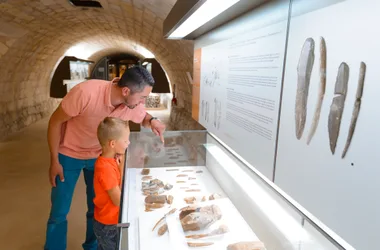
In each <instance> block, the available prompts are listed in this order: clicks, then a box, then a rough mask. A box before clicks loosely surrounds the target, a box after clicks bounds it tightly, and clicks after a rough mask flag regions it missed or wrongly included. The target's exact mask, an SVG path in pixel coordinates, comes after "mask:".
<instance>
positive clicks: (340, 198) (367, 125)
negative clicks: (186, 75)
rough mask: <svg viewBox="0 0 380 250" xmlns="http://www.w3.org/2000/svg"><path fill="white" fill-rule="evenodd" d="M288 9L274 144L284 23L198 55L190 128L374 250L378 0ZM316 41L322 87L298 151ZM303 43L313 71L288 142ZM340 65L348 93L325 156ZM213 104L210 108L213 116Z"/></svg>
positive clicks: (377, 225)
mask: <svg viewBox="0 0 380 250" xmlns="http://www.w3.org/2000/svg"><path fill="white" fill-rule="evenodd" d="M291 9H292V17H291V20H290V27H289V37H288V44H287V48H286V49H287V51H286V53H287V54H286V55H287V58H286V65H285V75H284V79H283V83H284V87H283V95H282V100H281V102H282V103H281V104H282V107H281V115H280V124H279V138H278V145H276V130H277V119H278V115H277V113H278V109H279V104H280V103H279V102H280V101H279V100H280V91H281V82H282V81H281V80H282V79H281V77H282V69H283V67H282V66H283V58H282V57H283V56H284V46H285V37H286V28H287V25H286V21H283V22H280V20H277V21H278V22H279V23H277V24H273V23H272V24H268V23H266V25H265V27H261V28H259V29H255V30H251V31H246V32H244V33H243V34H241V35H238V36H231V37H232V38H231V39H228V40H224V41H222V42H219V43H215V44H212V45H208V46H205V47H202V65H201V93H200V103H199V107H200V109H199V122H200V123H201V124H202V125H203V126H205V127H206V128H207V129H208V130H209V131H210V132H212V133H214V134H215V135H216V136H218V137H219V138H220V139H221V140H222V141H224V142H225V143H226V144H227V145H229V146H230V147H231V148H233V149H234V150H235V151H236V152H237V153H238V154H240V155H241V156H242V157H243V158H244V159H245V160H247V161H248V162H250V163H251V164H252V165H253V166H254V167H255V168H257V169H258V170H259V171H260V172H261V173H263V174H264V175H265V176H266V177H268V178H269V179H272V177H273V173H274V175H275V183H276V184H277V185H278V186H279V187H280V188H281V189H283V190H284V191H285V192H286V193H288V194H289V195H290V196H291V197H292V198H294V199H295V200H296V201H297V202H299V203H300V204H301V205H302V206H304V207H305V208H306V209H307V210H308V211H310V212H311V213H312V214H313V215H315V216H316V217H317V218H319V219H320V220H321V222H322V223H324V224H326V225H327V226H328V227H330V228H331V229H332V230H333V231H334V232H336V233H337V234H338V235H339V236H341V237H342V238H343V239H344V240H346V241H347V242H348V243H350V244H352V245H353V246H354V247H355V248H357V249H375V248H377V241H376V239H377V232H379V231H380V216H377V215H378V213H379V212H378V211H380V199H378V198H377V197H376V195H375V194H374V192H375V191H376V190H379V189H380V184H379V183H380V182H378V181H377V180H378V177H379V176H380V170H379V168H378V167H377V166H376V164H377V163H378V162H380V154H377V152H376V149H378V148H380V147H379V146H380V142H379V140H378V138H379V137H380V134H379V133H378V132H376V130H377V128H380V119H379V118H378V117H377V114H378V113H379V112H378V111H377V109H378V108H377V107H378V106H379V105H377V104H376V103H377V100H379V99H380V98H379V97H380V88H379V87H378V84H379V83H378V82H379V81H380V70H379V69H377V67H380V66H379V65H380V57H379V56H380V46H379V41H380V40H379V39H380V31H379V30H378V28H377V25H378V24H379V23H380V16H379V15H378V13H380V1H375V0H364V1H363V0H346V1H344V0H323V1H322V0H294V1H293V4H292V8H291ZM278 13H279V12H278V9H275V8H272V11H267V15H272V16H276V14H278ZM251 15H253V16H254V15H255V13H253V14H251ZM260 21H261V19H260V20H259V19H257V22H260ZM229 27H230V29H232V28H231V26H229ZM236 28H238V25H237V26H236ZM224 32H228V31H224ZM209 37H210V39H211V40H212V39H213V38H212V36H211V35H209ZM321 37H323V38H324V40H325V43H326V65H327V66H326V88H325V94H324V97H323V102H322V106H321V113H320V118H319V122H318V125H317V128H316V131H315V134H314V136H313V137H312V140H311V142H310V143H309V145H308V144H307V138H308V137H309V133H310V129H311V125H312V120H313V116H314V112H315V109H316V106H317V100H318V95H319V91H320V39H321ZM259 38H260V39H259ZM308 38H312V39H313V40H314V42H315V48H314V63H313V69H312V73H311V80H310V86H309V93H308V98H307V106H306V110H307V113H306V120H305V127H304V131H303V135H302V137H301V139H300V140H298V139H297V138H296V125H295V124H296V122H295V107H296V91H297V83H298V72H297V68H298V64H299V58H300V55H301V50H302V48H303V45H304V43H305V41H306V39H308ZM202 39H203V40H205V39H204V38H202ZM252 41H255V42H252ZM251 42H252V43H251ZM241 45H244V46H241ZM275 55H278V58H277V57H276V56H275ZM378 55H379V56H378ZM267 59H269V60H267ZM361 62H364V63H365V65H366V72H365V78H364V89H363V94H362V97H361V108H360V112H359V115H358V119H357V122H356V127H355V130H354V133H353V136H352V141H351V144H350V147H349V148H348V151H347V154H346V156H345V157H344V158H342V152H343V149H344V147H345V144H346V141H347V138H348V133H349V128H350V124H351V119H352V116H353V111H354V104H355V101H356V94H357V93H356V92H357V88H358V81H359V71H360V63H361ZM342 63H346V64H347V66H348V67H349V74H348V86H347V93H346V97H345V102H344V109H343V112H342V117H341V123H340V126H338V127H339V134H338V139H337V143H336V148H335V153H334V154H332V151H331V149H330V140H329V129H328V119H329V113H330V106H331V104H332V102H333V98H334V97H336V96H338V95H335V93H334V89H335V84H336V80H337V73H338V68H339V66H340V65H341V64H342ZM215 72H217V74H215ZM215 77H216V79H215ZM212 79H214V80H215V81H212ZM264 83H265V84H264ZM271 84H272V85H271ZM264 85H265V86H264ZM269 86H271V87H269ZM216 100H217V101H216ZM219 101H220V104H219V103H218V102H219ZM202 102H203V106H202ZM206 103H207V106H206ZM215 103H216V104H217V105H215ZM218 105H220V106H218ZM215 106H216V107H217V108H218V109H216V110H215ZM215 117H216V119H215ZM337 124H339V122H338V123H337ZM276 146H277V150H278V151H277V158H276V163H275V164H276V165H275V166H274V154H275V149H276ZM273 167H275V169H273ZM274 170H275V171H274Z"/></svg>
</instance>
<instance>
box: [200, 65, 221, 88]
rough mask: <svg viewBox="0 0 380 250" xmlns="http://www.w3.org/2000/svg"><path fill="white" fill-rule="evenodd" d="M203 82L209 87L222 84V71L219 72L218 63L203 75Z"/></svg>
mask: <svg viewBox="0 0 380 250" xmlns="http://www.w3.org/2000/svg"><path fill="white" fill-rule="evenodd" d="M203 83H204V85H205V86H209V87H214V86H215V85H218V86H220V73H219V72H218V69H217V68H216V65H214V68H213V69H212V70H211V71H210V72H207V73H206V74H205V75H204V76H203Z"/></svg>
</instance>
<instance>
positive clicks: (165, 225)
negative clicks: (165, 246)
mask: <svg viewBox="0 0 380 250" xmlns="http://www.w3.org/2000/svg"><path fill="white" fill-rule="evenodd" d="M166 231H168V225H167V224H166V223H165V224H164V225H162V226H161V227H160V228H159V229H158V235H159V236H161V235H164V234H165V233H166Z"/></svg>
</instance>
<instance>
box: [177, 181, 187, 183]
mask: <svg viewBox="0 0 380 250" xmlns="http://www.w3.org/2000/svg"><path fill="white" fill-rule="evenodd" d="M177 183H186V181H177Z"/></svg>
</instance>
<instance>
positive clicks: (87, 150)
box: [45, 66, 165, 250]
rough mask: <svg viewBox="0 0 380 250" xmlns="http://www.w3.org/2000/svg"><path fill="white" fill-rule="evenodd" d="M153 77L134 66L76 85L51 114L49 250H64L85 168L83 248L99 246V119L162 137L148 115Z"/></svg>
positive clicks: (158, 124) (160, 129)
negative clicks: (138, 125)
mask: <svg viewBox="0 0 380 250" xmlns="http://www.w3.org/2000/svg"><path fill="white" fill-rule="evenodd" d="M153 85H154V79H153V77H152V76H151V75H150V73H149V72H148V71H147V70H146V69H145V68H143V67H140V66H136V67H133V68H130V69H128V70H127V71H125V72H124V74H123V76H122V77H121V79H118V78H116V79H114V80H113V81H111V82H109V81H103V80H88V81H86V82H83V83H80V84H78V85H76V86H75V87H74V88H72V89H71V90H70V91H69V93H68V94H67V95H66V96H65V97H64V98H63V100H62V102H61V104H60V105H59V107H58V108H57V109H56V110H55V112H54V113H53V114H52V116H51V118H50V121H49V127H48V143H49V149H50V169H49V178H50V183H51V185H52V192H51V210H50V216H49V220H48V223H47V231H46V242H45V249H46V250H65V249H66V241H67V219H66V216H67V214H68V212H69V210H70V205H71V200H72V197H73V193H74V188H75V185H76V182H77V180H78V177H79V175H80V172H81V170H83V174H84V180H85V183H86V193H87V207H88V211H87V214H86V215H87V231H86V240H85V242H84V243H83V245H82V246H83V249H85V250H95V249H96V248H97V242H96V237H95V234H94V232H93V217H94V203H93V199H94V188H93V178H94V163H95V160H96V158H97V157H98V156H99V154H100V152H101V146H100V144H99V142H98V139H97V136H96V130H97V127H98V125H99V123H100V122H101V121H102V120H103V119H104V118H105V117H107V116H110V117H117V118H120V119H123V120H131V121H133V122H135V123H141V124H142V126H144V127H150V128H151V129H152V131H153V132H154V133H155V134H156V135H157V136H160V137H161V140H162V141H163V133H164V131H165V125H164V124H163V123H161V122H160V121H159V120H157V119H156V118H155V117H152V116H151V115H150V114H148V113H146V111H145V109H144V103H145V100H146V98H147V96H148V95H149V93H150V92H151V91H152V88H153Z"/></svg>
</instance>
